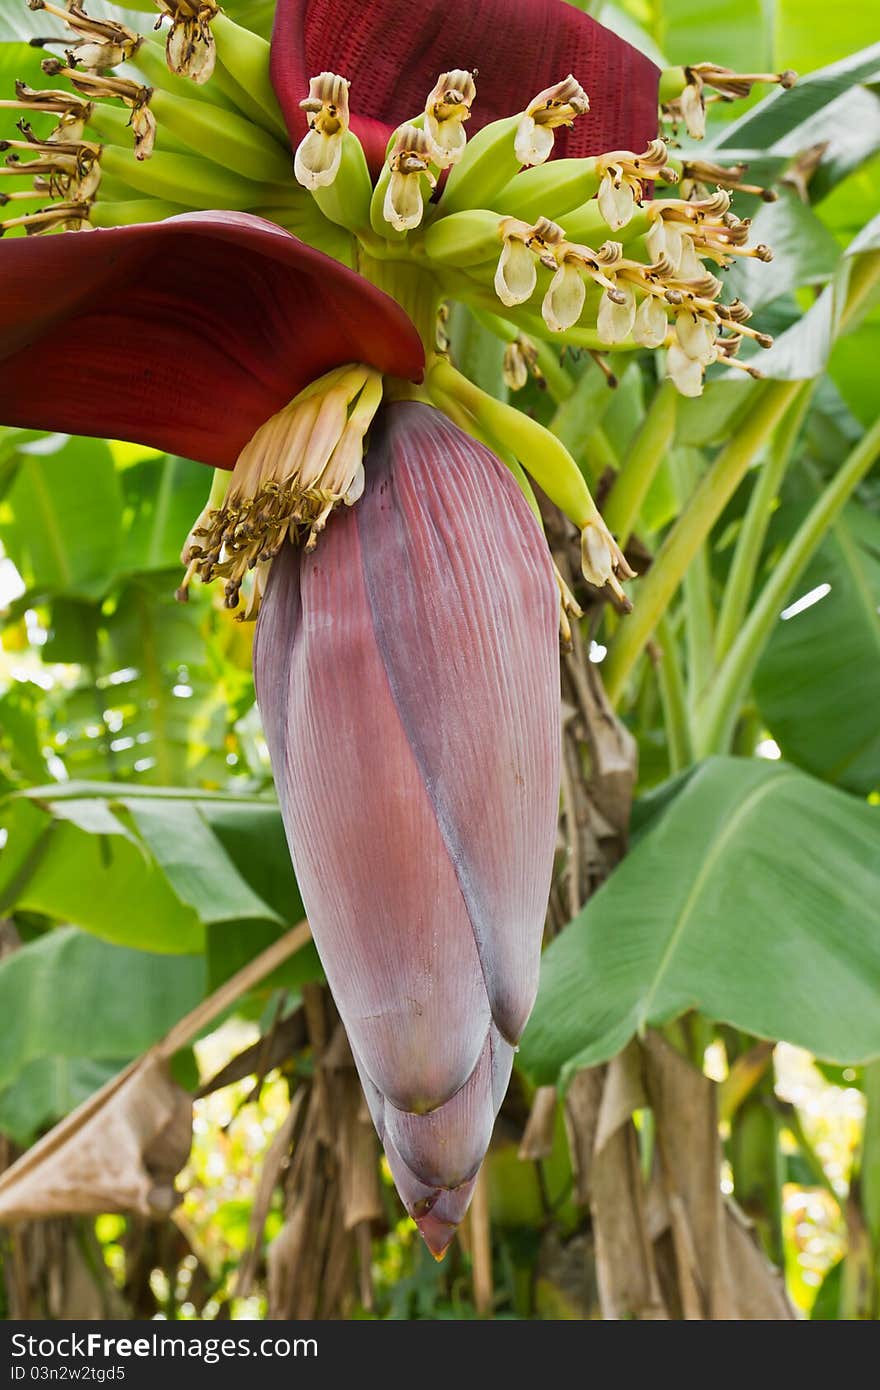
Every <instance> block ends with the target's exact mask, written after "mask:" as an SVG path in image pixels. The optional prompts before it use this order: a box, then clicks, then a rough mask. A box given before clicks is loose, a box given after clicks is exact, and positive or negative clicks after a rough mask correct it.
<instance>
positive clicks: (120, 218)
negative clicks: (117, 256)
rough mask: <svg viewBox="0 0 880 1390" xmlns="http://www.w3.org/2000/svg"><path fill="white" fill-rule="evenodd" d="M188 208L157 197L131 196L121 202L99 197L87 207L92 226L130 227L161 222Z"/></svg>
mask: <svg viewBox="0 0 880 1390" xmlns="http://www.w3.org/2000/svg"><path fill="white" fill-rule="evenodd" d="M188 211H189V208H184V207H181V206H180V205H179V204H178V203H166V202H163V201H162V200H161V199H159V198H131V199H125V200H124V201H122V202H117V201H116V200H115V199H114V200H112V201H104V200H103V199H99V201H98V202H96V203H93V204H92V206H91V208H90V209H89V221H90V222H91V224H92V226H93V227H131V226H134V225H135V224H136V223H138V222H163V221H164V220H165V218H166V217H176V216H177V214H178V213H181V212H188Z"/></svg>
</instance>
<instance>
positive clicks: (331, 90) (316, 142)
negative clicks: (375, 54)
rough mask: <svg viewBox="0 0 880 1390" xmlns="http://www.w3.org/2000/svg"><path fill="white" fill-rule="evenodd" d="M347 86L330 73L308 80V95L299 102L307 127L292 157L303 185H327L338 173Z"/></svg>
mask: <svg viewBox="0 0 880 1390" xmlns="http://www.w3.org/2000/svg"><path fill="white" fill-rule="evenodd" d="M349 85H350V84H349V83H348V82H347V81H346V79H345V78H344V77H337V75H336V73H333V72H322V73H319V74H318V76H317V77H312V78H310V79H309V94H308V96H307V97H306V98H305V100H303V101H301V102H300V109H301V110H303V111H305V113H306V115H307V116H308V120H309V129H308V133H307V134H306V135H305V136H304V137H303V139H302V140H301V141H300V143H299V145H298V146H297V150H296V154H295V156H294V160H293V172H294V174H295V175H296V179H297V182H298V183H301V184H302V186H303V188H308V189H315V188H326V187H327V186H328V185H329V184H331V183H332V182H333V180H334V179H335V178H336V175H337V174H338V172H339V163H340V160H341V159H342V141H343V138H344V136H345V132H346V131H347V130H348V88H349Z"/></svg>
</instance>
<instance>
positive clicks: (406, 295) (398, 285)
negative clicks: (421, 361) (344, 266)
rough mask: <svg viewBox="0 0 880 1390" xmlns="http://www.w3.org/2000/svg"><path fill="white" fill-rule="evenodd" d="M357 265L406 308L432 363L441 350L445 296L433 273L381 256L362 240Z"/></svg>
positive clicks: (366, 275)
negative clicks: (439, 329) (371, 252)
mask: <svg viewBox="0 0 880 1390" xmlns="http://www.w3.org/2000/svg"><path fill="white" fill-rule="evenodd" d="M357 269H358V270H359V271H360V273H361V275H363V277H364V279H365V280H369V281H370V283H371V284H373V285H377V286H378V288H379V289H380V290H384V291H385V293H386V294H390V295H391V297H392V299H396V300H397V302H398V304H400V305H401V306H402V308H404V309H405V310H406V312H407V314H408V315H409V317H410V318H411V319H412V321H413V323H414V324H415V326H416V328H417V329H418V331H419V334H420V336H421V339H422V342H423V344H424V347H425V356H426V358H427V366H428V367H430V365H431V363H432V362H433V360H434V358H435V356H436V352H437V313H438V310H439V307H440V300H441V297H442V296H441V291H440V286H439V285H438V284H437V281H436V280H435V279H434V277H433V275H431V274H430V272H429V271H426V270H425V269H424V267H423V266H419V265H413V264H412V263H411V262H406V261H395V260H387V261H386V260H377V259H376V258H375V257H373V256H371V255H369V253H368V252H367V251H365V250H364V248H363V246H361V245H360V244H359V245H358V257H357Z"/></svg>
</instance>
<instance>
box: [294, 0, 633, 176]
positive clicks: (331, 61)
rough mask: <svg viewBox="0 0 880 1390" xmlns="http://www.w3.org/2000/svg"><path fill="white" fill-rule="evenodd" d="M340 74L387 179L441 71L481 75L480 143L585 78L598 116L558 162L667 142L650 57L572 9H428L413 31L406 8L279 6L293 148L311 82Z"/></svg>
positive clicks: (591, 115) (579, 126) (484, 1)
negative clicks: (540, 100)
mask: <svg viewBox="0 0 880 1390" xmlns="http://www.w3.org/2000/svg"><path fill="white" fill-rule="evenodd" d="M323 68H332V69H333V70H334V71H335V72H341V73H343V74H344V75H345V76H346V77H347V78H349V79H350V80H351V84H352V85H351V107H352V121H351V127H352V130H354V132H355V133H356V134H357V135H358V136H359V137H360V140H361V142H362V144H363V145H364V148H365V150H366V153H367V158H368V160H369V163H370V166H371V168H372V169H373V171H374V172H378V170H379V169H380V168H381V166H382V163H383V160H384V158H385V150H386V147H387V144H388V140H389V138H390V136H391V134H392V132H393V131H394V130H395V129H396V128H397V126H399V125H400V124H401V122H402V121H407V120H412V118H413V117H414V116H415V115H416V114H417V113H418V112H419V111H421V110H422V109H423V107H424V103H425V93H426V92H429V91H430V90H431V88H432V87H433V86H434V83H435V80H436V78H437V74H438V72H442V71H443V70H444V69H446V70H449V69H453V68H458V69H470V70H472V71H473V70H478V71H479V78H478V86H479V97H478V100H477V101H476V102H475V103H474V107H473V114H472V119H471V121H470V123H469V127H468V131H469V134H473V132H475V131H476V130H479V129H480V128H481V127H482V126H483V125H485V124H486V123H487V122H488V121H494V120H497V119H498V118H499V117H502V116H512V115H514V114H515V113H516V112H517V111H524V110H525V109H526V107H527V105H528V103H529V101H530V100H531V98H532V97H533V96H534V94H535V92H536V91H538V90H539V89H540V88H542V87H550V86H552V85H553V84H554V83H558V82H559V81H560V80H561V79H562V78H564V77H565V75H566V73H569V72H571V73H573V74H574V76H575V77H576V78H577V80H578V81H579V82H580V83H581V84H582V85H583V86H584V87H585V88H586V90H587V92H588V94H589V97H590V102H591V109H590V111H589V112H588V113H587V114H585V115H583V116H581V117H579V119H578V120H577V121H576V122H575V124H574V126H573V127H572V128H571V129H570V130H563V129H560V130H557V131H556V132H555V134H556V142H555V147H554V153H555V154H557V155H562V156H566V155H569V156H582V155H589V154H601V153H602V152H603V151H604V150H615V149H630V150H639V149H643V148H644V146H645V145H647V144H648V142H649V141H650V140H652V139H653V138H654V136H655V135H656V134H657V83H658V77H659V74H658V70H657V68H655V66H654V64H653V63H651V62H650V60H649V59H647V58H645V57H644V56H643V55H642V54H641V53H639V52H638V51H637V50H636V49H634V48H632V47H631V46H630V45H629V44H627V43H625V42H624V41H623V39H620V38H618V37H617V35H616V34H612V33H611V32H610V30H608V29H605V28H603V27H602V25H601V24H598V23H597V22H596V21H595V20H594V19H592V18H591V17H590V16H589V15H586V14H582V13H580V12H579V11H578V10H577V9H575V8H574V6H571V5H564V4H562V3H561V0H481V3H480V4H471V5H469V6H467V7H454V8H453V7H451V6H450V4H449V0H422V3H421V4H420V5H419V6H418V10H417V11H414V12H413V18H412V22H407V23H401V8H400V0H370V4H368V5H365V4H363V0H279V3H278V7H277V10H276V17H275V29H274V32H273V35H272V57H271V70H272V81H273V83H274V86H275V91H276V93H277V95H278V100H279V102H280V104H281V109H282V111H283V112H284V115H285V119H286V121H287V124H288V129H289V131H290V134H291V143H292V144H293V145H294V146H295V145H296V144H298V143H299V141H300V140H301V139H302V137H303V135H304V134H305V120H304V117H303V114H302V112H301V111H300V109H299V102H300V100H301V99H302V97H303V96H304V95H305V93H306V92H307V91H308V85H309V78H310V76H311V75H312V74H313V73H315V72H320V71H321V70H322V69H323Z"/></svg>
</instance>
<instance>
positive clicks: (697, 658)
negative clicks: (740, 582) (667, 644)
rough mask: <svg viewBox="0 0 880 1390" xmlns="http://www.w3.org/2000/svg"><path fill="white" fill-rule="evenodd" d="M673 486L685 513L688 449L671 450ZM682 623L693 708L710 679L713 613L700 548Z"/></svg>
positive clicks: (690, 465)
mask: <svg viewBox="0 0 880 1390" xmlns="http://www.w3.org/2000/svg"><path fill="white" fill-rule="evenodd" d="M670 464H671V467H672V474H673V482H674V484H675V489H676V492H677V494H678V505H679V508H680V509H681V511H684V509H685V508H686V506H687V504H688V502H689V500H690V498H691V497H692V496H693V495H694V492H695V490H696V487H697V483H698V479H699V473H698V470H697V467H696V465H695V462H694V458H693V455H692V454H691V453H690V451H688V450H687V449H680V450H674V451H673V452H672V453H671V455H670ZM682 594H683V596H684V620H685V633H686V636H687V653H688V663H687V664H688V683H689V686H690V702H691V705H694V704H695V703H696V701H697V699H698V698H699V697H700V696H701V695H702V694H703V692H704V691H705V690H706V688H707V687H708V684H709V681H710V679H711V676H712V649H713V646H714V631H715V612H714V608H713V604H712V589H711V582H710V575H709V557H708V554H707V548H706V546H705V545H701V546H700V548H699V550H698V551H697V553H696V555H695V556H694V558H693V561H692V562H691V564H690V565H689V566H688V569H687V573H686V574H685V576H684V580H683V581H682Z"/></svg>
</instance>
